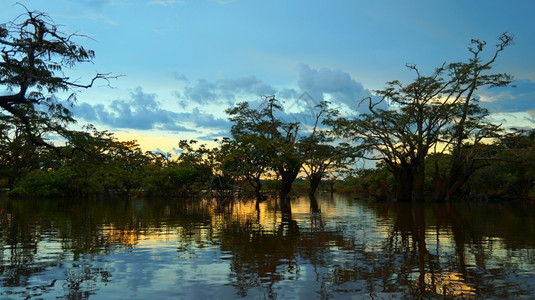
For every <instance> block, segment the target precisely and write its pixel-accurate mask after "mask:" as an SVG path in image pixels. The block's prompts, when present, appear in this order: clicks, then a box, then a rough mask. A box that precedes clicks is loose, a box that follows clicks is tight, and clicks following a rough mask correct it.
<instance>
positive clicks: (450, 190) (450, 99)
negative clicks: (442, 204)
mask: <svg viewBox="0 0 535 300" xmlns="http://www.w3.org/2000/svg"><path fill="white" fill-rule="evenodd" d="M512 40H513V38H512V37H511V36H510V35H507V34H505V33H504V34H502V35H501V36H500V38H499V43H498V44H497V48H496V50H495V51H494V53H493V55H491V56H490V58H488V59H486V60H484V59H483V58H482V54H483V49H484V47H485V45H486V43H485V42H483V41H479V40H472V43H471V44H472V46H471V47H469V51H470V52H471V54H472V57H471V59H469V61H468V62H457V63H451V64H443V65H442V66H441V67H439V68H437V69H436V70H435V71H434V73H433V74H432V75H431V76H423V75H421V74H420V72H419V70H418V68H417V67H416V66H414V65H408V68H409V69H410V70H412V71H414V72H415V73H416V75H417V77H416V79H415V80H414V81H413V82H412V83H410V84H408V85H403V84H402V83H401V82H399V81H392V82H388V86H387V87H386V88H385V89H383V90H378V91H376V94H377V95H378V96H379V97H378V100H377V99H376V98H372V97H369V98H366V99H364V100H362V101H361V105H362V104H366V106H367V109H368V112H365V113H361V114H359V115H358V116H357V117H354V118H348V117H340V118H337V119H332V120H330V124H332V125H333V126H334V127H335V130H334V132H335V134H337V135H338V136H342V137H345V138H347V139H348V140H349V141H351V142H354V143H356V145H357V146H356V147H357V153H358V155H360V156H361V157H364V158H367V159H371V160H377V161H382V162H384V163H385V164H386V166H387V168H388V170H389V171H390V172H391V173H392V174H393V176H394V182H395V187H394V188H395V197H396V198H397V199H399V200H401V201H410V200H412V199H413V198H414V199H416V200H418V201H422V200H423V199H424V182H425V160H426V158H427V157H428V154H429V153H431V152H432V153H450V154H451V161H450V165H449V169H448V170H440V169H439V168H438V164H437V169H436V178H437V179H436V180H437V183H440V184H441V185H440V186H437V187H436V190H435V195H434V197H435V199H436V200H450V199H452V198H454V197H455V195H457V193H458V192H459V191H460V188H461V187H462V185H463V184H464V183H465V182H466V180H467V179H468V177H469V176H470V175H471V174H472V173H473V172H474V171H475V170H477V169H478V168H481V167H483V166H485V163H482V162H483V161H484V160H483V159H482V157H481V156H480V155H482V154H483V153H482V152H481V151H479V150H480V149H482V147H480V146H481V144H482V143H483V142H485V141H486V140H488V139H489V138H493V137H495V136H496V135H495V134H496V132H497V129H498V127H499V126H497V125H494V124H491V123H489V122H486V121H485V119H484V118H485V117H486V116H487V114H488V112H487V111H486V110H485V109H483V108H481V107H480V106H479V105H478V104H477V98H476V97H475V92H476V90H478V89H479V88H482V87H494V86H505V85H508V84H509V83H510V82H511V81H512V77H511V76H510V75H508V74H490V73H489V72H490V70H491V69H492V64H493V63H494V62H495V61H496V59H497V57H498V55H499V54H500V53H501V52H502V51H503V50H504V49H505V48H506V47H507V46H509V45H510V44H511V43H512Z"/></svg>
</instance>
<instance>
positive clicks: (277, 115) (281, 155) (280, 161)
mask: <svg viewBox="0 0 535 300" xmlns="http://www.w3.org/2000/svg"><path fill="white" fill-rule="evenodd" d="M315 109H316V114H315V120H314V124H313V126H311V128H304V130H302V132H301V131H300V129H302V127H304V125H303V124H301V123H299V122H285V121H283V120H282V118H281V115H282V112H283V107H282V105H281V104H280V102H279V100H277V99H276V98H275V97H273V96H272V97H266V98H265V99H264V102H263V103H262V106H261V107H260V108H258V109H255V108H251V107H250V106H249V103H247V102H242V103H239V104H238V105H237V106H236V107H234V108H231V109H228V110H227V114H229V115H230V120H231V121H232V122H234V125H233V126H232V129H231V133H232V137H233V140H232V141H233V143H234V144H235V145H236V146H239V147H238V149H241V150H240V151H241V152H239V153H241V155H243V156H242V157H241V163H240V168H241V170H242V171H243V172H244V173H243V174H247V173H249V176H250V175H254V176H253V177H252V178H253V179H254V180H253V181H259V180H260V177H261V176H262V173H264V174H263V175H264V176H265V175H266V174H268V173H269V172H271V173H272V174H276V175H277V176H278V177H279V178H280V183H281V186H280V195H281V199H283V200H285V199H286V197H287V196H288V194H289V193H290V191H291V189H292V184H293V182H294V181H295V179H296V178H297V175H298V174H299V172H300V171H301V168H302V166H303V163H305V162H306V161H307V160H308V158H309V155H310V153H313V151H314V150H317V147H316V146H318V141H319V139H317V138H314V137H315V135H316V133H317V130H318V124H319V123H320V120H321V119H322V118H323V117H324V116H325V115H327V113H328V112H329V110H328V109H327V103H324V102H322V103H320V104H319V105H317V106H316V107H315ZM251 172H253V173H252V174H251ZM255 185H256V184H255Z"/></svg>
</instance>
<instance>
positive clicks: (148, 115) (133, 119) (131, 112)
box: [73, 87, 230, 131]
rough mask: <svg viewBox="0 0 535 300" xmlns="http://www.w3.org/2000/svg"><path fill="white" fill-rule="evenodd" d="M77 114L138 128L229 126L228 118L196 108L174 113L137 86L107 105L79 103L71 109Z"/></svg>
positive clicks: (114, 125) (109, 123)
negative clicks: (123, 96) (190, 110)
mask: <svg viewBox="0 0 535 300" xmlns="http://www.w3.org/2000/svg"><path fill="white" fill-rule="evenodd" d="M73 111H74V114H75V116H76V117H79V118H82V119H84V120H86V121H88V122H98V123H101V124H105V125H108V126H111V127H115V128H130V129H139V130H149V129H160V130H170V131H196V129H197V128H216V129H217V130H221V129H222V128H225V129H226V128H230V125H229V123H228V121H226V120H224V119H220V118H216V117H214V115H212V114H207V113H203V112H201V111H199V109H198V108H196V109H194V110H193V111H192V112H180V113H178V112H173V111H170V110H166V109H163V108H162V107H161V103H160V102H158V101H157V100H156V94H150V93H145V92H143V90H142V89H141V88H140V87H138V88H136V89H135V90H134V91H133V92H132V93H131V94H130V98H129V99H127V100H114V101H112V102H111V103H110V104H109V105H107V106H104V105H103V104H96V105H90V104H88V103H80V104H79V105H77V106H76V107H75V108H74V110H73Z"/></svg>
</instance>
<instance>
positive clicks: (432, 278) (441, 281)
mask: <svg viewBox="0 0 535 300" xmlns="http://www.w3.org/2000/svg"><path fill="white" fill-rule="evenodd" d="M464 281H465V280H464V278H463V277H462V274H460V273H451V274H429V273H428V274H425V276H424V283H425V290H426V291H428V292H432V293H435V294H438V295H442V296H450V297H451V296H455V297H461V298H470V299H473V298H475V295H476V289H474V288H473V287H471V286H469V285H467V284H465V283H464Z"/></svg>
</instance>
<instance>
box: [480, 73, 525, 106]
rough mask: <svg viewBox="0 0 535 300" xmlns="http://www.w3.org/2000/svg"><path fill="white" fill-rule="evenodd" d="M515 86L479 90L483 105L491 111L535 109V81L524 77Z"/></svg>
mask: <svg viewBox="0 0 535 300" xmlns="http://www.w3.org/2000/svg"><path fill="white" fill-rule="evenodd" d="M513 84H514V85H515V87H512V86H511V87H500V88H490V89H486V90H483V91H481V92H479V96H480V97H481V102H480V104H481V106H483V107H485V108H487V109H488V110H489V111H490V112H491V113H497V112H526V111H532V110H535V82H534V81H531V80H528V79H522V80H517V81H515V82H514V83H513Z"/></svg>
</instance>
